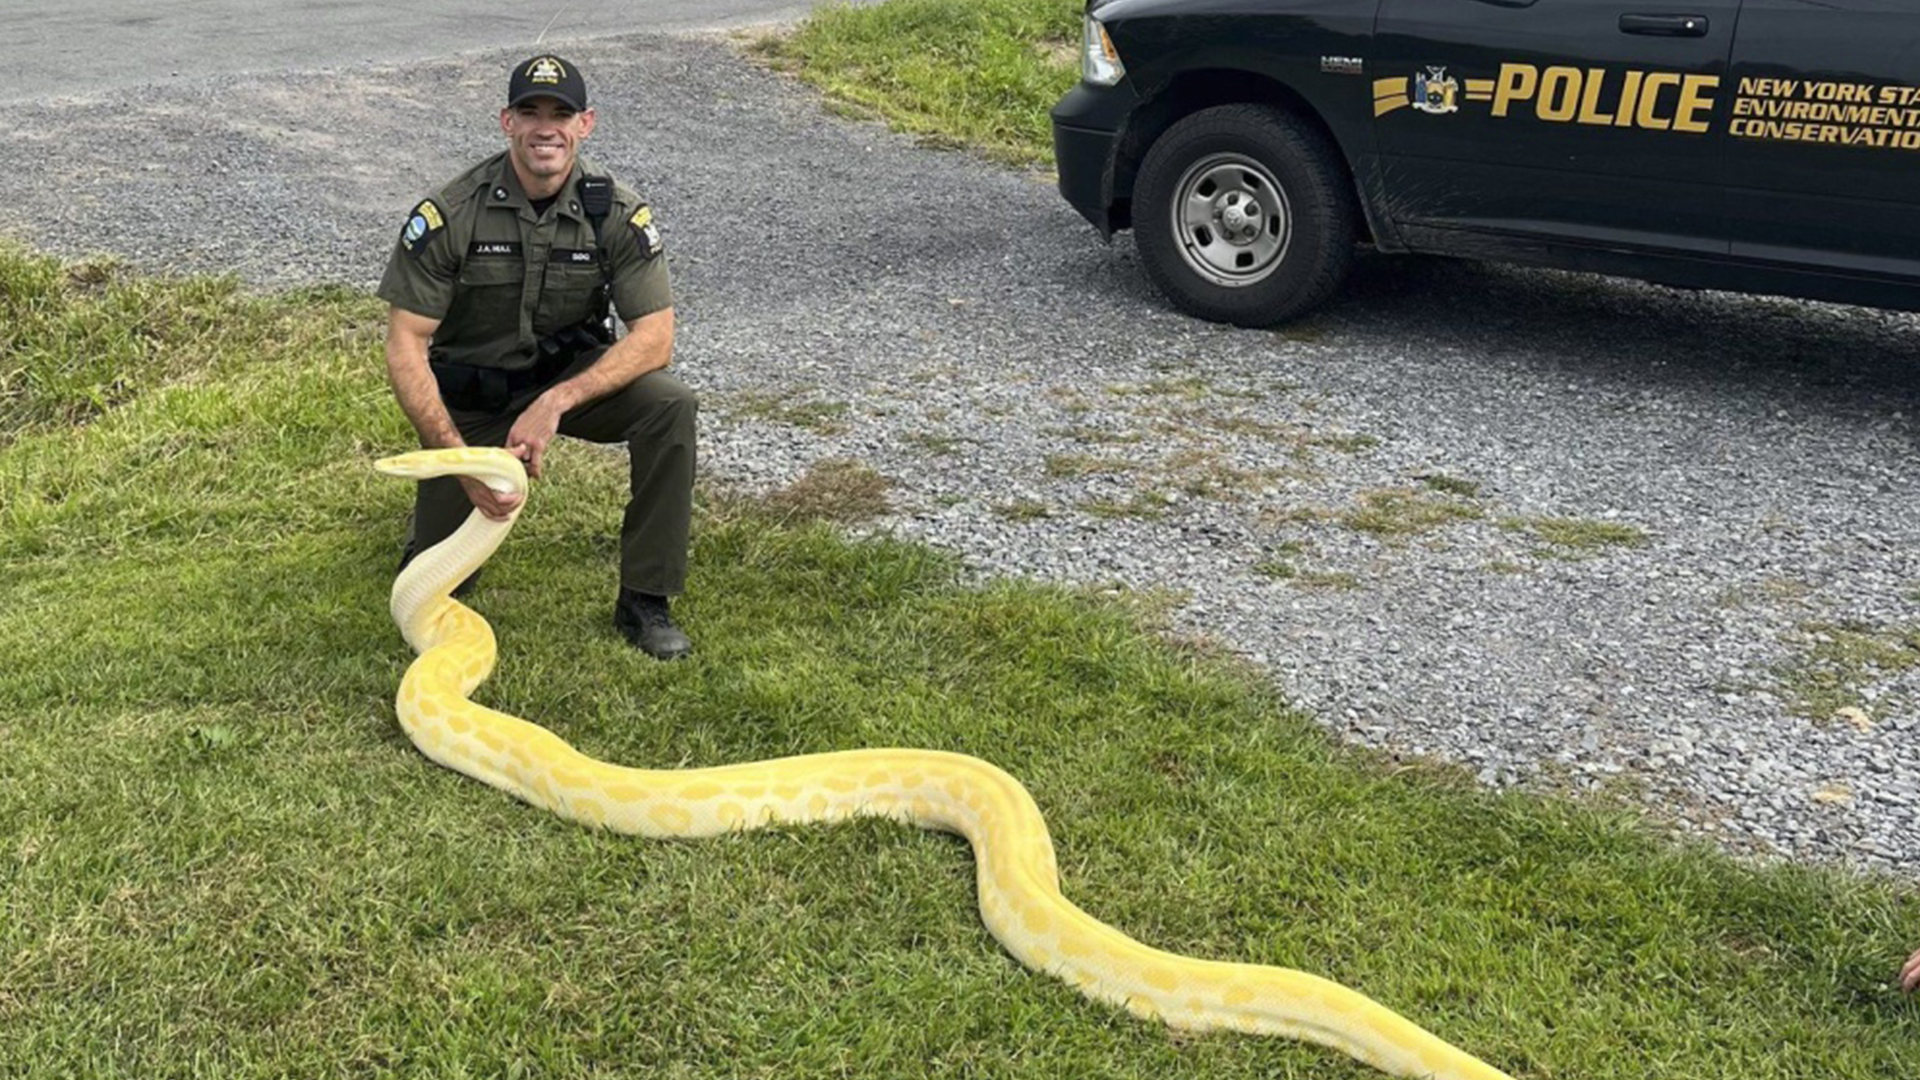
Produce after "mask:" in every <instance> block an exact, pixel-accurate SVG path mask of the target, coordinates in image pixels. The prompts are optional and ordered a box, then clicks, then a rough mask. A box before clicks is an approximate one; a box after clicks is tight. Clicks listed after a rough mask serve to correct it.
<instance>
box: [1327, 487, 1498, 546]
mask: <svg viewBox="0 0 1920 1080" xmlns="http://www.w3.org/2000/svg"><path fill="white" fill-rule="evenodd" d="M1485 516H1486V511H1485V510H1482V509H1481V508H1480V507H1478V506H1475V505H1473V504H1472V503H1468V502H1461V501H1460V500H1457V499H1449V498H1437V497H1434V496H1431V495H1424V494H1422V493H1420V492H1418V491H1413V490H1410V489H1407V488H1382V489H1378V490H1374V491H1365V492H1362V493H1361V494H1360V505H1358V506H1356V507H1354V508H1352V509H1350V510H1347V511H1345V512H1343V513H1342V514H1341V515H1340V517H1339V521H1340V524H1342V525H1344V526H1346V527H1347V528H1349V529H1353V530H1355V531H1358V532H1364V533H1372V534H1373V535H1375V536H1382V537H1389V538H1399V537H1407V536H1414V535H1417V534H1420V533H1425V532H1431V531H1433V530H1435V529H1443V528H1445V527H1447V526H1448V525H1453V524H1456V523H1458V522H1462V521H1472V520H1474V519H1476V518H1481V517H1485Z"/></svg>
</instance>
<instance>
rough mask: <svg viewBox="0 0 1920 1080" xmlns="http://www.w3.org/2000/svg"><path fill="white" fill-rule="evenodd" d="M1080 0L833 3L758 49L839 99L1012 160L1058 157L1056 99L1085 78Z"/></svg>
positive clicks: (932, 136)
mask: <svg viewBox="0 0 1920 1080" xmlns="http://www.w3.org/2000/svg"><path fill="white" fill-rule="evenodd" d="M1082 7H1083V4H1082V3H1081V2H1080V0H887V2H886V3H881V4H870V5H861V6H859V7H851V6H844V5H840V6H831V5H830V6H824V7H822V8H819V9H817V10H816V11H815V13H814V15H813V17H812V18H810V19H808V20H807V22H806V23H804V24H803V25H802V26H800V27H799V29H798V30H797V31H795V32H793V33H790V34H785V35H781V36H778V37H770V38H766V39H763V40H762V41H760V42H759V43H758V44H757V51H759V52H760V53H761V54H762V55H764V56H766V57H768V58H770V59H771V60H772V61H773V62H774V63H775V64H776V65H778V66H780V67H782V68H784V69H786V70H789V71H792V72H794V73H795V74H797V75H798V76H799V77H800V78H802V79H805V80H806V81H807V82H809V83H811V84H813V85H814V86H817V87H819V88H820V89H821V90H822V91H823V92H825V94H826V95H827V98H828V100H829V101H830V102H833V103H835V104H837V105H839V106H841V107H843V108H845V109H847V110H848V111H850V112H853V113H856V114H859V115H870V116H877V117H880V118H882V119H884V120H886V121H887V122H888V123H890V124H892V125H893V126H895V127H897V128H899V129H901V130H903V131H908V132H912V133H914V134H916V135H918V136H920V137H922V138H924V139H926V140H928V141H930V142H935V143H940V144H945V145H952V146H968V147H972V148H974V149H976V150H978V151H980V152H983V153H985V154H986V155H987V156H989V157H992V158H995V159H998V160H1000V161H1005V162H1009V163H1013V164H1046V163H1050V162H1051V161H1052V158H1053V132H1052V129H1051V127H1049V125H1048V120H1047V110H1049V109H1051V108H1053V105H1054V102H1056V101H1058V100H1060V95H1062V94H1064V93H1066V92H1067V91H1068V90H1069V89H1071V88H1072V86H1073V85H1074V83H1075V82H1076V81H1078V80H1079V78H1080V12H1081V9H1082Z"/></svg>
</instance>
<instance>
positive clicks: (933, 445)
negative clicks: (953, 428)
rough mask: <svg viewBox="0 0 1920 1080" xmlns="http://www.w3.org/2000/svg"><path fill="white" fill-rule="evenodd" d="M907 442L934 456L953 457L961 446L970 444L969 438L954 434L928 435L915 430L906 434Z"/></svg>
mask: <svg viewBox="0 0 1920 1080" xmlns="http://www.w3.org/2000/svg"><path fill="white" fill-rule="evenodd" d="M907 442H908V444H909V445H912V446H917V447H919V448H920V449H922V450H924V451H926V452H927V453H929V454H932V455H934V456H935V457H953V456H954V455H956V454H958V453H959V452H960V449H961V448H962V447H964V446H967V445H970V443H971V440H969V439H962V438H960V437H958V436H955V435H930V434H928V433H926V432H923V431H916V432H913V433H911V434H909V435H908V436H907Z"/></svg>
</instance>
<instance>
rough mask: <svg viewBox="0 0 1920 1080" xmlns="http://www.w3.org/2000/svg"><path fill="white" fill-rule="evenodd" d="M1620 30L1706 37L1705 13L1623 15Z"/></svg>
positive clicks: (1646, 33) (1651, 34) (1672, 35)
mask: <svg viewBox="0 0 1920 1080" xmlns="http://www.w3.org/2000/svg"><path fill="white" fill-rule="evenodd" d="M1620 32H1621V33H1623V34H1645V35H1647V36H1649V37H1706V36H1707V17H1706V16H1705V15H1622V16H1620Z"/></svg>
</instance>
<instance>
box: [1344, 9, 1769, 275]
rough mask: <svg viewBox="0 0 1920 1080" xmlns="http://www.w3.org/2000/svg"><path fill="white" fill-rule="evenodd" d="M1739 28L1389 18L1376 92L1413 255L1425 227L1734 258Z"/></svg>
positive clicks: (1400, 12)
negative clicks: (1730, 218) (1732, 173)
mask: <svg viewBox="0 0 1920 1080" xmlns="http://www.w3.org/2000/svg"><path fill="white" fill-rule="evenodd" d="M1739 11H1740V0H1382V3H1381V5H1380V10H1379V20H1378V23H1377V25H1376V31H1375V40H1374V48H1373V51H1372V56H1371V57H1369V60H1368V74H1369V75H1370V76H1371V77H1372V79H1371V81H1372V84H1373V91H1374V106H1373V110H1374V128H1375V133H1376V136H1377V140H1378V145H1379V148H1380V154H1381V165H1382V171H1381V176H1382V178H1383V179H1382V182H1383V184H1384V193H1383V194H1384V200H1385V203H1386V205H1387V206H1388V207H1389V213H1390V214H1391V215H1392V217H1393V218H1394V220H1395V221H1396V222H1397V223H1400V224H1401V225H1402V226H1403V228H1404V229H1405V231H1406V232H1407V235H1408V236H1409V237H1410V238H1414V237H1418V236H1419V235H1420V230H1421V229H1422V228H1423V227H1424V228H1425V229H1427V230H1476V231H1480V232H1485V233H1493V234H1500V235H1503V236H1506V237H1510V238H1522V239H1524V238H1532V237H1538V238H1548V237H1551V238H1554V239H1560V240H1573V241H1576V242H1585V243H1590V244H1598V245H1602V246H1605V247H1609V248H1615V249H1629V250H1632V249H1642V250H1664V251H1669V252H1681V253H1693V254H1714V255H1724V254H1725V253H1726V251H1727V248H1728V240H1727V232H1726V223H1725V215H1726V205H1725V203H1726V189H1725V179H1726V178H1725V175H1724V173H1723V170H1724V168H1725V165H1726V160H1725V153H1726V143H1727V136H1726V134H1725V116H1726V114H1727V110H1728V108H1729V99H1730V97H1731V95H1730V93H1729V89H1730V88H1729V87H1728V85H1727V76H1728V66H1729V63H1730V58H1731V54H1732V49H1733V35H1734V23H1735V21H1736V19H1737V17H1738V15H1739ZM1438 235H1445V234H1438ZM1455 235H1458V234H1457V233H1456V234H1455Z"/></svg>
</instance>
